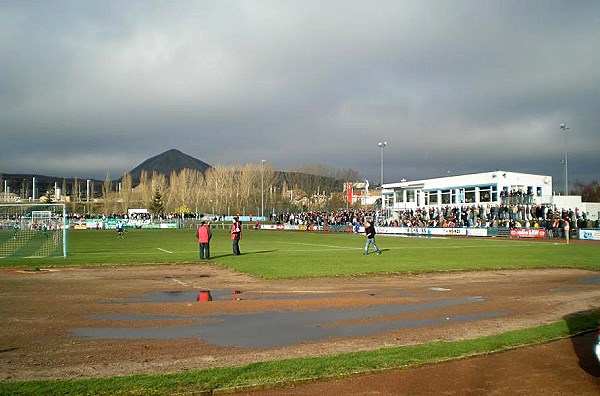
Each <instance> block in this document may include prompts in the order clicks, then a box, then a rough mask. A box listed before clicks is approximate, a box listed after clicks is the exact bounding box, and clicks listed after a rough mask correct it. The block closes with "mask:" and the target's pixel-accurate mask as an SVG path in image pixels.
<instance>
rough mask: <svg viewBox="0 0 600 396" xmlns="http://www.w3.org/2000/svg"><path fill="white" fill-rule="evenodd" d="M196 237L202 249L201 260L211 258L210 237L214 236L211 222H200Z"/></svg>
mask: <svg viewBox="0 0 600 396" xmlns="http://www.w3.org/2000/svg"><path fill="white" fill-rule="evenodd" d="M196 237H197V238H198V245H199V249H200V260H209V259H210V239H211V238H212V231H211V230H210V224H207V223H206V222H205V221H203V222H202V223H200V227H198V229H197V230H196Z"/></svg>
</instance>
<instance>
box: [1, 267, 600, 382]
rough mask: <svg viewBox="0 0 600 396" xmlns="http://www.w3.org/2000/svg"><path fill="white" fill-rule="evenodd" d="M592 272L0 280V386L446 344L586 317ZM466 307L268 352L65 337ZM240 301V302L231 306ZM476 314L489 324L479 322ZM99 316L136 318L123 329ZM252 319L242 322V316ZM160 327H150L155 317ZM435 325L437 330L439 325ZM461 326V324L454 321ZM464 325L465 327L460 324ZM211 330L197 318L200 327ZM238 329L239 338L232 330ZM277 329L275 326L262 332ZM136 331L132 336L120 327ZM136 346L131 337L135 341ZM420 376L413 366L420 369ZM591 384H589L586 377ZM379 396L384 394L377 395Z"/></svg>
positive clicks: (593, 291)
mask: <svg viewBox="0 0 600 396" xmlns="http://www.w3.org/2000/svg"><path fill="white" fill-rule="evenodd" d="M599 278H600V274H599V273H598V272H592V271H584V270H572V269H552V270H522V271H488V272H457V273H446V274H423V275H382V276H373V277H336V278H318V279H307V280H282V281H264V280H260V279H255V278H252V277H249V276H247V275H243V274H235V273H231V272H230V271H228V270H225V269H222V268H219V267H216V266H199V265H161V266H137V267H99V268H88V267H85V268H65V269H58V270H56V271H39V272H24V271H17V270H14V269H11V270H2V271H1V272H0V284H2V288H1V293H0V298H1V299H0V301H1V302H0V318H1V319H2V320H1V321H0V329H1V332H2V334H3V337H2V341H1V345H0V352H1V354H0V357H1V359H0V380H28V379H51V378H77V377H103V376H113V375H125V374H133V373H159V372H176V371H180V370H191V369H201V368H208V367H215V366H225V365H239V364H243V363H250V362H257V361H265V360H272V359H282V358H290V357H300V356H318V355H326V354H333V353H341V352H348V351H356V350H366V349H375V348H379V347H384V346H400V345H407V344H414V343H422V342H429V341H434V340H455V339H462V338H473V337H479V336H482V335H487V334H495V333H499V332H504V331H507V330H513V329H520V328H525V327H531V326H536V325H540V324H544V323H549V322H553V321H556V320H559V319H562V318H563V317H565V316H566V315H570V314H573V313H577V312H581V311H587V310H590V309H597V308H598V306H599V302H600V282H599ZM199 290H214V291H217V290H222V291H233V290H237V291H240V292H241V293H240V294H238V295H227V296H226V297H222V298H219V299H215V301H210V302H196V301H186V302H146V303H144V302H136V303H131V300H130V299H128V298H127V296H140V295H144V294H145V293H148V292H179V291H187V292H192V293H194V292H196V291H199ZM465 298H466V299H473V301H475V302H474V303H470V304H456V305H441V306H439V307H436V306H433V307H432V308H428V309H425V310H422V311H419V310H416V311H415V310H413V311H410V310H409V311H406V312H400V313H398V312H395V313H392V314H389V315H382V316H379V317H376V318H375V317H365V318H363V319H361V318H354V319H349V320H347V321H345V322H344V321H336V322H332V323H329V324H328V325H327V326H329V327H333V328H334V329H335V328H336V327H340V328H341V327H343V326H359V325H364V324H372V325H374V326H377V325H378V324H382V323H383V324H386V323H387V324H389V323H392V322H394V323H400V324H402V323H417V322H419V321H423V323H427V322H428V321H431V323H433V324H432V325H430V326H426V325H422V326H416V327H410V326H409V327H404V328H400V329H399V330H398V329H397V330H386V331H383V332H376V333H373V334H368V335H362V336H356V337H348V336H344V335H343V334H341V333H340V334H339V335H337V336H333V337H331V336H330V337H327V338H325V339H321V340H315V341H307V342H300V343H294V344H291V345H283V346H278V347H264V348H256V347H253V348H242V347H236V346H235V340H232V345H233V346H219V345H215V344H211V343H208V342H206V341H205V340H203V339H200V338H184V339H175V340H173V339H163V340H156V339H129V340H123V339H95V338H90V337H81V336H76V335H74V333H73V329H74V328H84V329H85V328H94V327H99V326H100V327H103V328H107V329H111V328H119V327H123V326H124V324H126V325H127V326H128V327H129V328H130V329H132V328H139V329H148V328H156V327H158V328H160V327H165V328H167V327H173V326H187V325H191V324H193V323H196V322H198V319H197V318H198V317H207V318H209V317H210V315H216V314H219V315H223V314H232V315H234V316H235V314H258V313H264V312H274V311H296V312H310V311H319V310H323V309H327V308H329V309H336V310H349V309H354V310H355V311H357V312H360V310H361V309H364V308H365V307H379V306H406V305H411V304H413V305H414V306H419V305H418V304H425V303H432V302H445V301H449V300H457V301H459V300H461V299H465ZM239 299H241V300H239ZM486 313H497V314H498V316H491V317H488V318H481V316H484V315H485V314H486ZM109 315H125V316H136V315H168V316H169V317H168V320H164V316H157V317H152V316H143V317H144V318H146V319H145V320H135V321H129V322H124V321H123V320H118V319H114V318H112V317H111V316H109ZM250 316H251V315H250ZM157 318H159V319H157ZM439 318H444V319H446V318H447V319H446V320H445V321H444V322H443V323H439V321H438V319H439ZM460 318H463V319H460ZM464 318H471V319H464ZM209 322H210V319H208V321H207V323H209ZM241 330H242V332H243V329H241ZM269 330H272V331H273V332H277V331H278V329H277V328H272V329H269ZM131 331H132V332H133V333H135V330H131ZM134 338H135V337H134ZM419 370H422V369H419ZM595 380H596V384H597V380H598V378H597V377H596V378H595ZM384 394H385V393H384Z"/></svg>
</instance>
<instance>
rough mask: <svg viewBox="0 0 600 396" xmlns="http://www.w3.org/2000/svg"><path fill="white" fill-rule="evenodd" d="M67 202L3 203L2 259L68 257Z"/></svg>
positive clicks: (0, 219)
mask: <svg viewBox="0 0 600 396" xmlns="http://www.w3.org/2000/svg"><path fill="white" fill-rule="evenodd" d="M66 220H67V213H66V208H65V205H64V204H1V205H0V258H9V257H10V258H13V257H15V258H16V257H27V258H34V257H53V256H55V257H56V256H59V257H60V256H62V257H66V256H67V227H66V224H67V222H66Z"/></svg>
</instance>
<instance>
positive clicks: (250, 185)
mask: <svg viewBox="0 0 600 396" xmlns="http://www.w3.org/2000/svg"><path fill="white" fill-rule="evenodd" d="M358 178H359V175H358V174H357V173H356V172H354V171H352V170H350V169H345V170H339V169H335V168H332V167H328V166H325V165H312V166H308V165H303V166H301V167H298V168H296V169H294V170H292V171H287V172H279V171H276V169H275V168H274V167H273V166H272V165H270V164H268V163H260V164H257V163H250V164H246V165H215V166H213V167H211V168H209V169H208V170H207V171H206V172H205V173H202V172H200V171H199V170H196V169H187V168H186V169H182V170H180V171H178V172H177V171H173V172H171V174H170V175H163V174H161V173H158V172H156V171H153V172H152V173H149V172H148V171H145V170H142V172H141V174H140V180H139V184H137V185H135V186H134V185H133V182H132V177H131V175H130V174H129V173H127V174H125V175H123V177H122V178H121V179H119V180H117V181H115V180H111V178H110V175H109V174H107V175H106V179H105V180H104V182H103V183H102V191H101V196H100V197H97V196H95V195H94V194H93V193H92V197H91V198H89V196H88V193H89V191H88V186H86V185H84V183H86V182H87V181H84V180H82V181H81V182H79V181H78V180H77V179H75V180H74V182H73V184H72V188H71V194H70V199H69V206H70V210H71V211H72V212H78V211H83V212H86V213H100V212H102V213H125V212H127V209H131V208H147V209H149V211H150V212H152V213H154V214H160V213H165V214H167V213H168V214H178V215H185V214H191V213H203V214H206V213H210V214H215V215H233V214H242V215H254V216H257V215H261V214H263V213H264V215H265V216H267V217H268V213H270V212H272V211H275V212H287V211H298V210H316V209H318V210H334V209H339V208H340V207H344V206H345V205H346V203H345V195H344V193H343V183H344V181H347V180H357V179H358ZM63 183H64V181H63ZM84 188H85V189H86V190H85V191H82V189H84ZM94 190H95V187H94V186H93V187H92V191H94ZM63 191H67V186H66V185H64V186H63ZM47 200H49V201H52V200H53V197H52V193H51V192H49V193H48V197H47ZM261 212H263V213H261Z"/></svg>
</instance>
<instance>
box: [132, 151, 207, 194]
mask: <svg viewBox="0 0 600 396" xmlns="http://www.w3.org/2000/svg"><path fill="white" fill-rule="evenodd" d="M210 167H211V166H210V165H209V164H207V163H206V162H204V161H200V160H199V159H196V158H194V157H191V156H189V155H187V154H185V153H182V152H181V151H179V150H176V149H171V150H167V151H165V152H164V153H161V154H158V155H156V156H154V157H152V158H148V159H147V160H146V161H144V162H142V163H141V164H139V165H138V166H136V167H135V168H133V169H132V170H131V171H129V174H130V175H131V180H132V183H133V185H134V186H135V185H137V184H139V182H140V175H141V174H142V171H143V170H145V171H146V172H148V175H149V176H152V173H153V172H157V173H161V174H163V175H165V176H167V177H168V176H169V175H170V174H171V172H179V171H181V170H182V169H195V170H198V171H200V172H201V173H205V172H206V171H207V170H208V169H210Z"/></svg>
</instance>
